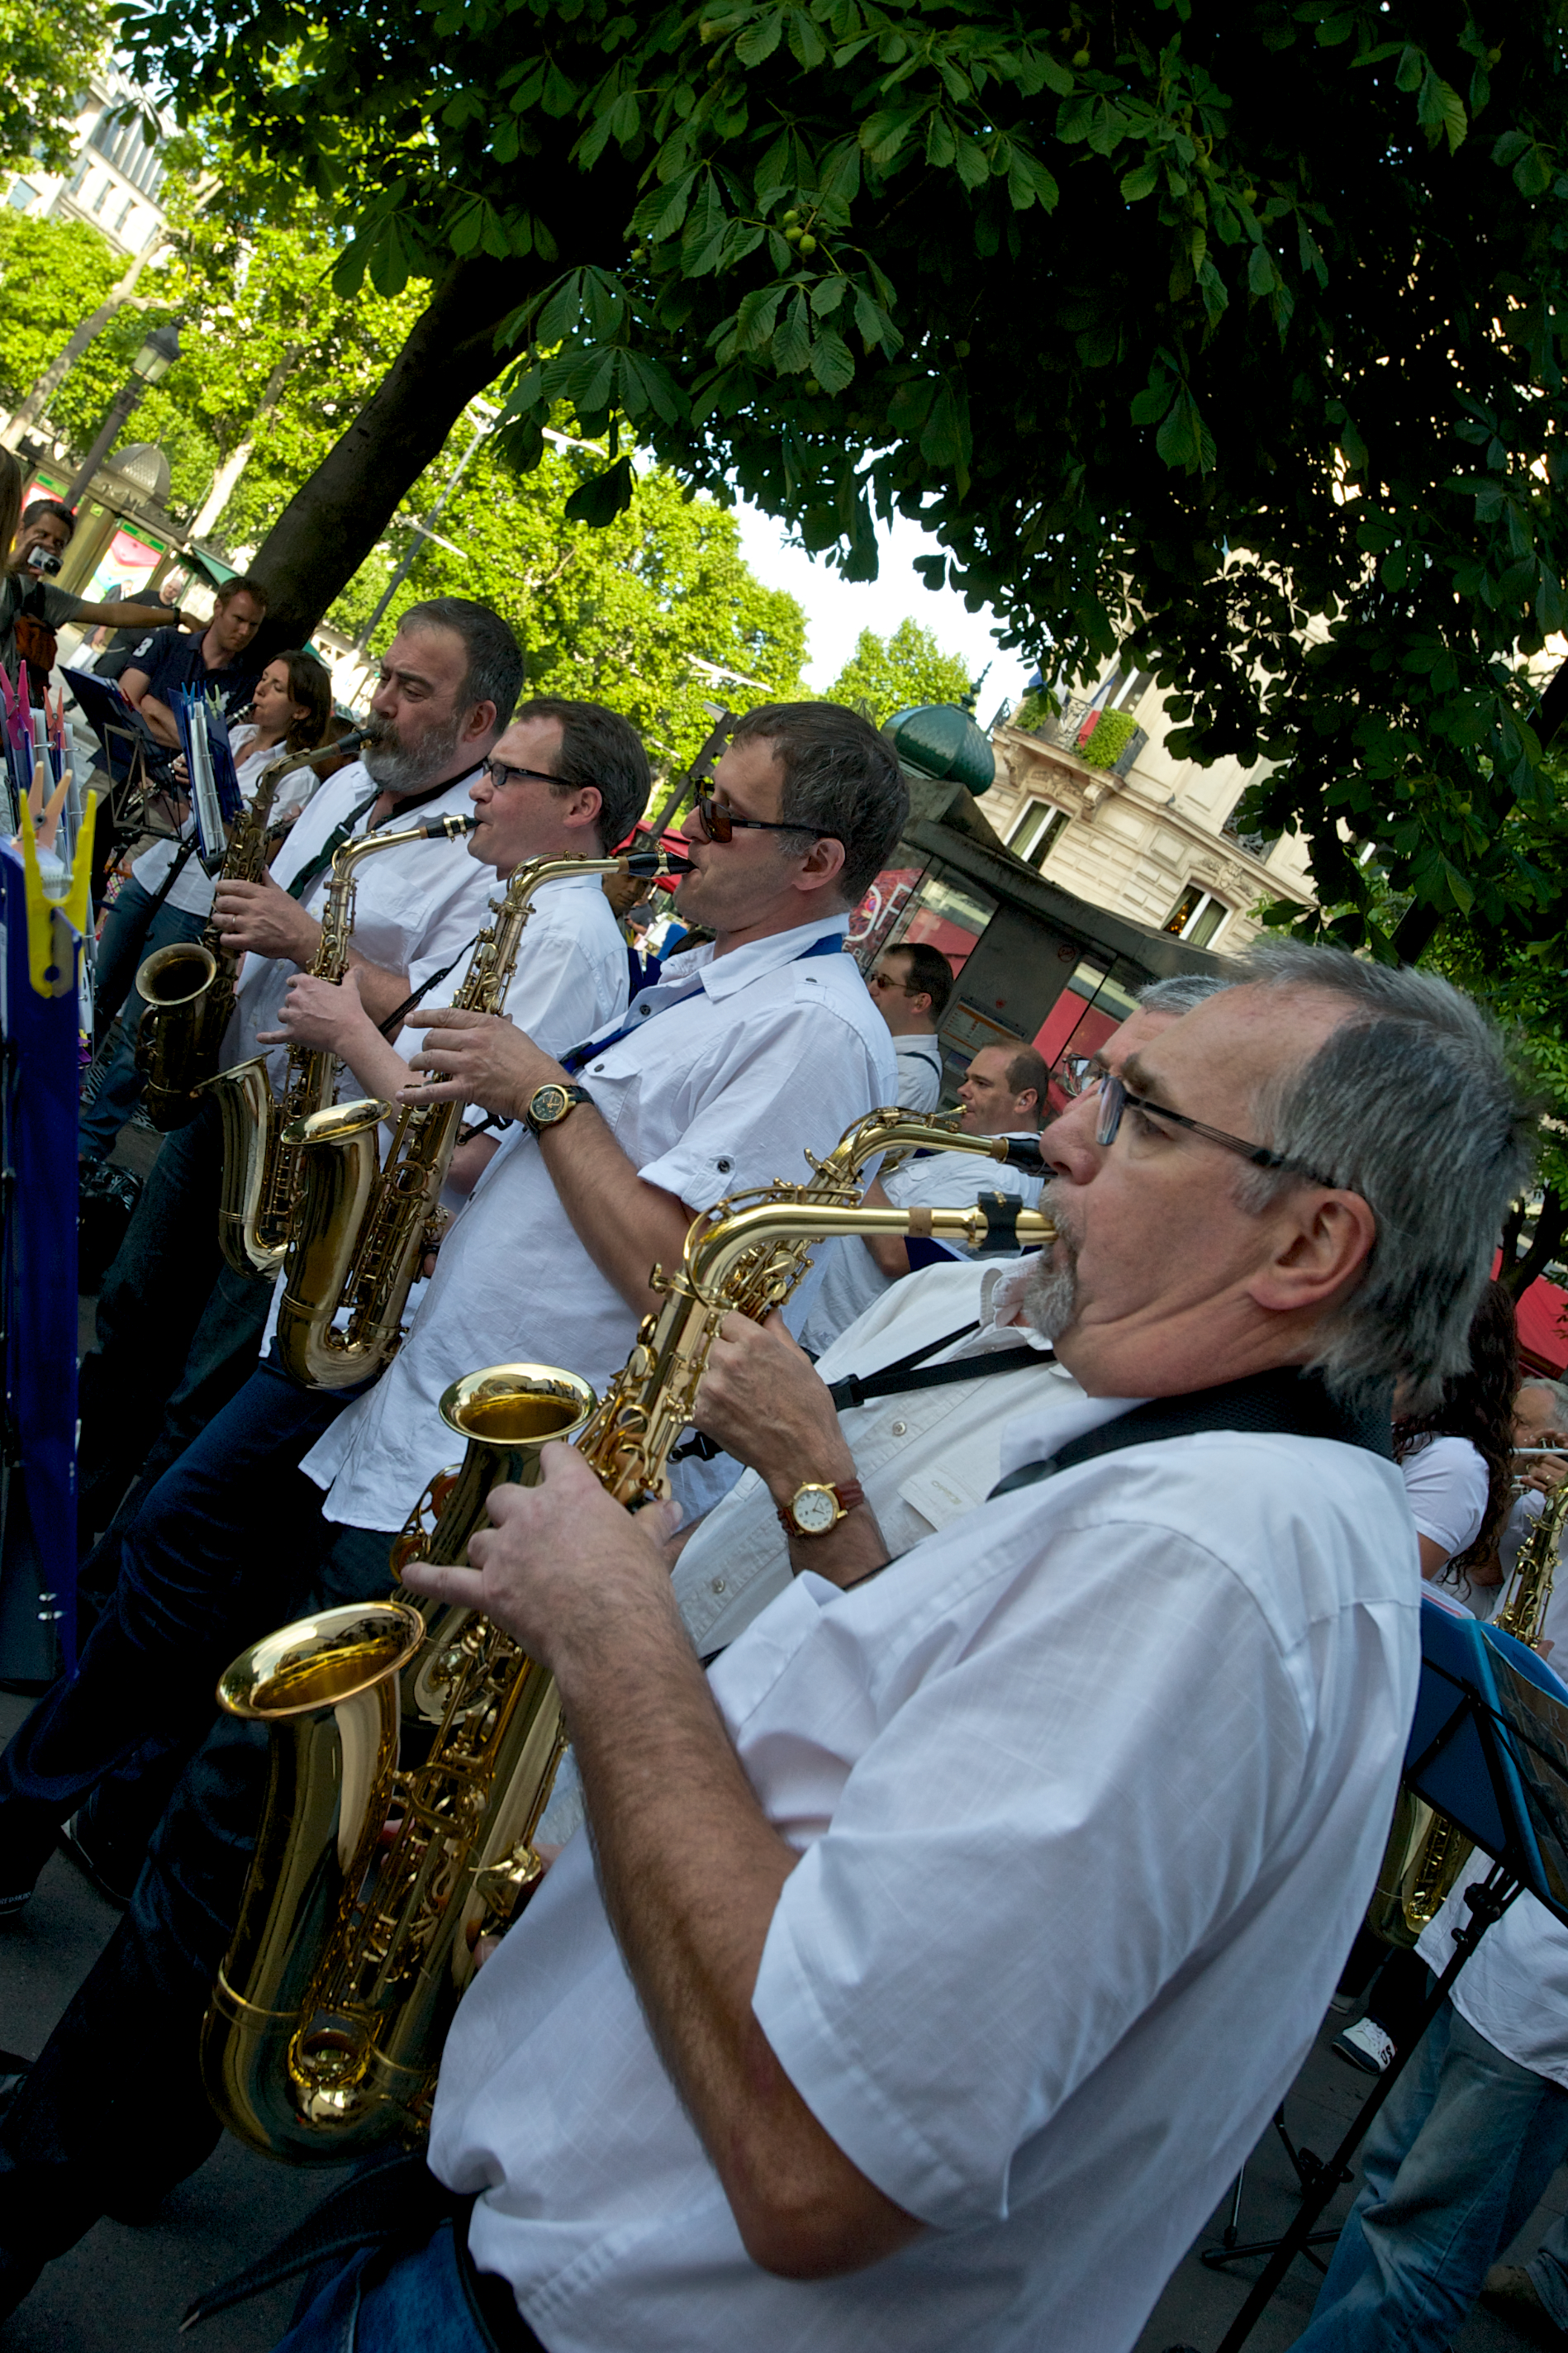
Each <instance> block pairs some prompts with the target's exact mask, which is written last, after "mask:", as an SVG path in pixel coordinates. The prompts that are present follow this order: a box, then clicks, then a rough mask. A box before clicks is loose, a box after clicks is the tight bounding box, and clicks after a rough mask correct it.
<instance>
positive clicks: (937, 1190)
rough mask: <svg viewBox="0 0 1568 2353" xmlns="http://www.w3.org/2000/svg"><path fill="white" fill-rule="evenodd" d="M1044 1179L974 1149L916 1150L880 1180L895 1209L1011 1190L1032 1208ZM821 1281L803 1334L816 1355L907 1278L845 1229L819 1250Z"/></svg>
mask: <svg viewBox="0 0 1568 2353" xmlns="http://www.w3.org/2000/svg"><path fill="white" fill-rule="evenodd" d="M1017 1140H1018V1141H1020V1142H1023V1143H1026V1144H1038V1142H1039V1140H1040V1138H1039V1131H1038V1130H1037V1128H1025V1129H1021V1130H1020V1131H1019V1134H1018V1138H1017ZM1043 1185H1044V1179H1043V1178H1042V1177H1039V1176H1030V1175H1029V1174H1028V1173H1027V1172H1026V1170H1024V1169H1022V1168H1009V1167H1008V1166H1007V1165H1006V1163H1005V1161H997V1160H983V1159H981V1158H980V1157H979V1156H978V1155H976V1154H974V1153H972V1152H929V1153H927V1152H917V1153H911V1154H910V1157H909V1158H908V1159H907V1160H905V1161H903V1162H901V1163H900V1166H898V1167H897V1168H895V1169H893V1170H892V1171H891V1173H890V1174H889V1175H888V1176H884V1177H883V1179H882V1189H883V1191H884V1192H885V1193H886V1194H887V1197H888V1198H889V1201H890V1202H891V1203H892V1205H893V1207H894V1208H895V1209H908V1208H913V1207H915V1206H916V1205H917V1204H919V1205H921V1207H923V1208H932V1209H934V1208H944V1209H962V1208H968V1207H969V1205H970V1204H971V1203H972V1202H974V1201H977V1200H978V1199H979V1198H980V1196H981V1194H982V1193H1007V1194H1010V1195H1011V1196H1012V1198H1014V1199H1015V1200H1018V1201H1023V1202H1025V1203H1026V1205H1027V1206H1028V1207H1029V1208H1034V1206H1035V1204H1036V1203H1037V1201H1038V1199H1039V1198H1040V1193H1041V1190H1042V1187H1043ZM821 1257H822V1262H823V1274H822V1280H821V1282H819V1284H818V1285H817V1288H816V1296H815V1297H814V1299H813V1300H812V1303H811V1308H810V1312H809V1313H808V1314H807V1316H806V1319H805V1328H804V1330H803V1331H802V1333H801V1339H802V1342H803V1343H804V1345H805V1346H806V1347H808V1348H809V1349H810V1350H811V1353H812V1355H813V1356H821V1355H822V1354H823V1353H824V1351H825V1350H826V1349H827V1348H830V1347H831V1346H832V1345H833V1343H834V1341H835V1340H837V1337H838V1335H839V1334H840V1333H841V1332H845V1331H847V1329H848V1328H849V1326H850V1324H853V1323H854V1322H855V1320H856V1318H857V1317H858V1316H860V1315H863V1314H865V1313H866V1310H867V1309H868V1307H870V1306H872V1305H874V1304H875V1303H876V1302H877V1301H878V1300H879V1299H880V1298H881V1297H882V1295H883V1293H885V1292H888V1291H889V1290H891V1289H892V1287H893V1285H894V1283H895V1282H899V1281H900V1280H903V1279H904V1278H901V1277H899V1276H895V1275H890V1274H884V1273H883V1272H882V1270H881V1268H880V1267H879V1265H878V1264H877V1261H876V1260H875V1259H874V1258H873V1257H872V1255H871V1253H870V1251H869V1250H868V1249H867V1247H866V1245H865V1243H864V1242H863V1241H862V1240H860V1238H859V1236H858V1234H844V1235H841V1236H840V1237H839V1239H838V1240H836V1241H833V1242H829V1243H828V1244H827V1245H826V1248H825V1249H824V1250H823V1251H822V1253H821Z"/></svg>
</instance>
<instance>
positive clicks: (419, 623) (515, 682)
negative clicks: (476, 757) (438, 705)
mask: <svg viewBox="0 0 1568 2353" xmlns="http://www.w3.org/2000/svg"><path fill="white" fill-rule="evenodd" d="M397 626H398V628H400V629H450V630H451V631H452V632H453V634H454V635H455V636H457V637H459V638H462V640H463V644H464V646H465V648H466V649H467V650H468V671H467V674H466V676H465V677H464V680H463V683H462V685H461V686H460V687H459V688H458V712H459V713H461V712H469V711H472V709H473V708H474V705H475V704H476V703H477V702H493V703H494V704H495V707H496V733H497V734H498V735H499V734H500V731H501V729H502V728H503V727H506V726H510V723H511V718H512V713H513V712H514V711H515V710H516V708H517V698H518V696H519V695H520V694H521V692H522V651H521V647H520V646H519V644H518V642H517V639H516V638H514V637H513V636H512V633H511V631H510V629H509V628H508V627H507V625H506V623H505V622H504V621H503V620H502V619H501V617H500V614H499V613H492V612H491V610H490V608H489V606H488V605H477V604H475V602H474V601H473V599H472V597H470V596H429V597H426V601H425V602H424V604H422V605H408V606H405V608H404V610H403V611H402V612H401V613H399V615H398V617H397Z"/></svg>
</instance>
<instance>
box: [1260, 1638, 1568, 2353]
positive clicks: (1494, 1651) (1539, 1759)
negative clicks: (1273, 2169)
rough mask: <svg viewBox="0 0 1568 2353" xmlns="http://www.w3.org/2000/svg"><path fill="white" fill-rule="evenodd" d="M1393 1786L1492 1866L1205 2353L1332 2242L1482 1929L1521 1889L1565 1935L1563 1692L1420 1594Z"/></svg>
mask: <svg viewBox="0 0 1568 2353" xmlns="http://www.w3.org/2000/svg"><path fill="white" fill-rule="evenodd" d="M1403 1779H1404V1783H1405V1788H1408V1789H1411V1790H1413V1791H1414V1792H1415V1795H1416V1796H1417V1797H1418V1798H1422V1799H1425V1800H1426V1803H1427V1804H1428V1805H1429V1806H1431V1807H1433V1808H1434V1809H1435V1810H1436V1811H1437V1812H1438V1813H1441V1814H1446V1815H1447V1817H1448V1819H1449V1820H1451V1821H1453V1822H1455V1823H1457V1824H1458V1828H1459V1829H1460V1830H1461V1831H1463V1833H1464V1834H1465V1836H1466V1837H1467V1838H1468V1840H1469V1841H1471V1843H1472V1844H1473V1845H1474V1846H1476V1847H1477V1848H1479V1851H1480V1852H1481V1853H1482V1854H1485V1855H1489V1856H1490V1857H1491V1860H1492V1869H1491V1870H1490V1872H1489V1873H1488V1874H1487V1876H1486V1878H1485V1879H1484V1880H1482V1881H1480V1882H1479V1883H1478V1884H1476V1885H1474V1886H1471V1887H1468V1888H1467V1889H1466V1891H1465V1902H1466V1904H1467V1905H1468V1908H1469V1914H1470V1916H1469V1919H1468V1921H1467V1922H1466V1923H1465V1925H1464V1926H1463V1927H1462V1928H1460V1929H1459V1930H1458V1934H1457V1935H1456V1936H1455V1938H1454V1951H1453V1956H1452V1958H1451V1959H1450V1960H1449V1962H1448V1965H1447V1968H1445V1969H1444V1971H1443V1974H1442V1976H1441V1977H1440V1978H1438V1979H1437V1981H1436V1985H1434V1987H1433V1989H1432V1990H1431V1993H1430V1994H1429V1995H1428V1997H1427V2000H1426V2004H1425V2006H1424V2007H1423V2009H1422V2010H1421V2012H1420V2017H1419V2023H1418V2025H1417V2028H1416V2031H1415V2035H1414V2036H1413V2037H1412V2038H1411V2040H1410V2042H1409V2043H1408V2044H1407V2045H1406V2047H1405V2050H1403V2051H1402V2052H1400V2053H1399V2055H1398V2057H1397V2058H1396V2059H1395V2060H1394V2063H1393V2064H1392V2066H1390V2067H1389V2068H1388V2069H1387V2070H1386V2071H1385V2072H1384V2074H1382V2075H1381V2076H1380V2077H1379V2078H1378V2080H1377V2082H1376V2083H1375V2084H1373V2087H1372V2090H1371V2091H1370V2092H1369V2093H1368V2094H1367V2096H1366V2099H1365V2101H1364V2102H1363V2105H1362V2108H1361V2112H1360V2114H1359V2115H1358V2116H1356V2118H1355V2121H1354V2122H1353V2123H1352V2125H1351V2126H1350V2127H1349V2129H1348V2130H1347V2132H1346V2134H1345V2136H1344V2138H1343V2139H1342V2141H1341V2143H1340V2145H1339V2147H1338V2148H1336V2149H1335V2151H1334V2153H1333V2155H1332V2156H1331V2158H1328V2159H1327V2160H1326V2162H1325V2163H1324V2164H1323V2166H1322V2167H1321V2169H1320V2170H1319V2171H1318V2173H1317V2174H1316V2175H1315V2177H1314V2178H1313V2179H1312V2181H1311V2183H1310V2186H1309V2187H1308V2188H1307V2189H1306V2192H1305V2195H1304V2197H1303V2200H1302V2202H1301V2206H1300V2211H1299V2212H1298V2213H1297V2216H1296V2219H1295V2221H1293V2222H1292V2223H1291V2225H1290V2228H1289V2231H1287V2232H1286V2233H1285V2236H1284V2237H1283V2238H1282V2239H1281V2240H1279V2242H1278V2244H1277V2245H1276V2247H1275V2249H1274V2253H1273V2255H1272V2257H1271V2259H1270V2261H1269V2263H1268V2265H1267V2267H1266V2268H1265V2269H1264V2271H1263V2272H1262V2273H1261V2274H1260V2275H1259V2277H1258V2280H1257V2282H1256V2284H1254V2286H1253V2288H1252V2291H1251V2293H1250V2294H1249V2295H1248V2296H1247V2301H1246V2303H1245V2304H1244V2305H1243V2306H1242V2307H1241V2310H1240V2311H1239V2312H1238V2313H1237V2316H1236V2318H1235V2319H1234V2320H1233V2321H1232V2323H1231V2325H1230V2327H1229V2328H1228V2329H1227V2330H1226V2334H1225V2336H1224V2337H1222V2338H1221V2340H1220V2343H1219V2345H1218V2347H1217V2348H1216V2353H1240V2348H1241V2347H1242V2346H1243V2345H1245V2344H1246V2342H1247V2338H1248V2337H1250V2336H1251V2334H1252V2331H1253V2329H1254V2328H1255V2327H1256V2326H1257V2324H1258V2320H1259V2319H1260V2318H1261V2316H1262V2314H1263V2312H1264V2309H1265V2307H1266V2306H1268V2303H1269V2302H1270V2300H1271V2298H1272V2297H1273V2295H1274V2291H1275V2289H1276V2288H1277V2287H1278V2286H1279V2283H1280V2281H1281V2280H1282V2279H1283V2278H1284V2276H1285V2274H1286V2273H1287V2272H1288V2271H1289V2268H1290V2265H1291V2263H1293V2262H1294V2261H1295V2259H1296V2257H1297V2255H1299V2254H1300V2253H1302V2252H1303V2250H1304V2249H1306V2248H1307V2247H1308V2246H1309V2244H1310V2243H1316V2242H1321V2240H1322V2239H1323V2237H1324V2236H1325V2235H1333V2234H1324V2233H1322V2232H1317V2231H1316V2228H1315V2226H1316V2224H1317V2222H1318V2221H1319V2219H1320V2217H1321V2215H1322V2213H1323V2211H1324V2210H1325V2208H1326V2207H1327V2206H1328V2204H1329V2201H1330V2200H1331V2198H1332V2197H1333V2195H1334V2192H1335V2190H1336V2189H1338V2188H1339V2186H1340V2183H1341V2182H1342V2180H1348V2179H1351V2174H1350V2170H1349V2166H1350V2159H1351V2158H1352V2157H1353V2156H1354V2154H1355V2152H1356V2150H1357V2149H1358V2148H1359V2147H1361V2144H1362V2142H1363V2139H1364V2138H1365V2137H1366V2135H1367V2133H1368V2131H1369V2130H1370V2129H1371V2126H1372V2123H1373V2118H1374V2117H1375V2116H1376V2115H1377V2113H1378V2110H1379V2109H1380V2108H1381V2107H1382V2105H1383V2104H1384V2101H1385V2100H1386V2099H1387V2097H1388V2095H1389V2094H1390V2092H1392V2091H1393V2089H1394V2084H1396V2083H1397V2082H1398V2080H1399V2077H1400V2076H1401V2074H1402V2073H1404V2071H1405V2065H1406V2063H1408V2061H1409V2059H1410V2058H1411V2056H1412V2054H1413V2053H1414V2052H1415V2050H1416V2048H1417V2047H1418V2045H1419V2043H1420V2041H1421V2037H1422V2036H1423V2035H1424V2034H1425V2033H1426V2029H1427V2027H1428V2026H1429V2025H1430V2024H1431V2022H1432V2021H1433V2020H1434V2019H1435V2018H1436V2015H1437V2012H1438V2011H1439V2010H1441V2008H1442V2006H1443V2004H1444V2002H1445V2001H1446V2000H1447V1997H1448V1993H1449V1989H1450V1988H1451V1987H1452V1986H1453V1984H1454V1982H1455V1980H1456V1978H1458V1974H1459V1972H1460V1970H1461V1969H1462V1968H1464V1966H1465V1963H1466V1962H1467V1961H1468V1959H1469V1957H1470V1955H1471V1954H1472V1953H1473V1952H1474V1951H1475V1949H1476V1947H1477V1946H1478V1945H1479V1943H1480V1940H1481V1938H1482V1937H1483V1936H1485V1934H1486V1932H1487V1930H1488V1929H1489V1927H1490V1926H1492V1924H1493V1923H1494V1921H1497V1920H1500V1919H1501V1917H1502V1915H1503V1914H1504V1913H1505V1912H1506V1911H1507V1909H1508V1907H1509V1905H1510V1904H1511V1903H1512V1902H1513V1900H1514V1898H1515V1896H1516V1895H1519V1894H1521V1893H1525V1892H1528V1893H1529V1894H1531V1895H1533V1896H1534V1897H1535V1899H1536V1901H1537V1902H1538V1903H1540V1904H1544V1905H1545V1906H1546V1908H1547V1910H1548V1911H1549V1912H1551V1913H1552V1915H1553V1916H1554V1917H1555V1918H1557V1919H1558V1920H1561V1921H1562V1922H1563V1925H1564V1926H1568V1685H1565V1684H1564V1683H1562V1682H1561V1681H1560V1680H1559V1678H1558V1677H1557V1676H1556V1675H1554V1674H1553V1673H1552V1670H1551V1668H1550V1667H1548V1666H1547V1664H1546V1662H1545V1661H1544V1660H1543V1659H1541V1658H1539V1657H1537V1655H1536V1653H1535V1652H1534V1651H1531V1650H1530V1649H1528V1648H1527V1647H1526V1645H1525V1644H1524V1643H1522V1642H1517V1641H1514V1639H1513V1637H1512V1635H1511V1634H1504V1633H1501V1632H1500V1631H1499V1630H1498V1629H1497V1628H1495V1627H1492V1626H1483V1625H1481V1624H1480V1623H1479V1621H1478V1620H1475V1619H1473V1618H1459V1617H1456V1616H1454V1615H1453V1613H1452V1612H1451V1611H1449V1610H1447V1609H1444V1608H1443V1606H1442V1604H1441V1603H1439V1602H1436V1601H1434V1600H1432V1599H1430V1598H1428V1597H1423V1599H1422V1603H1421V1685H1420V1690H1419V1692H1418V1694H1417V1695H1416V1702H1415V1721H1414V1723H1413V1724H1412V1725H1411V1727H1410V1737H1409V1740H1408V1741H1407V1742H1406V1744H1405V1769H1404V1774H1403ZM1228 2252H1233V2253H1240V2252H1241V2251H1240V2250H1239V2249H1237V2250H1232V2251H1228ZM1258 2252H1259V2253H1261V2252H1262V2250H1261V2248H1259V2249H1258Z"/></svg>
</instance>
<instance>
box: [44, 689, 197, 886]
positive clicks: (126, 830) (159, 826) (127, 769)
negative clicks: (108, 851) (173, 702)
mask: <svg viewBox="0 0 1568 2353" xmlns="http://www.w3.org/2000/svg"><path fill="white" fill-rule="evenodd" d="M60 676H61V677H62V678H63V679H65V680H66V681H67V683H68V685H69V687H70V690H71V694H72V696H73V698H74V700H75V702H76V705H77V708H78V710H79V712H81V714H82V717H83V718H84V719H85V720H86V721H87V723H88V725H89V727H90V728H91V730H92V732H93V734H94V735H95V736H96V737H97V739H98V748H99V752H100V754H101V757H102V760H103V767H104V773H105V774H106V775H107V776H108V778H109V784H110V791H109V806H108V811H107V814H108V817H109V820H110V827H111V828H112V829H113V839H114V840H115V841H117V842H122V841H134V840H136V839H138V838H139V837H140V836H141V835H142V834H144V833H150V834H152V835H153V837H154V839H157V840H160V841H178V840H180V839H182V836H181V833H180V830H179V828H178V827H177V826H174V825H170V824H167V823H163V822H155V821H154V820H153V818H152V815H151V813H150V808H149V804H150V803H151V802H152V801H153V799H155V798H156V797H157V796H158V795H159V794H160V793H163V792H164V791H166V790H167V789H168V787H167V786H164V785H163V784H160V783H159V782H158V781H156V779H155V778H154V777H153V776H152V775H151V774H150V773H149V768H150V765H153V766H158V767H163V766H166V765H168V763H169V762H170V761H171V760H172V759H173V758H174V754H173V753H172V752H171V751H170V749H169V747H168V745H167V744H160V743H159V741H158V739H157V737H156V736H155V735H154V734H153V731H152V729H151V728H150V727H149V726H148V724H147V723H146V721H145V720H144V719H143V718H142V714H141V712H139V711H133V710H132V707H131V705H130V703H128V702H126V700H125V697H124V696H123V694H121V691H120V689H119V687H118V686H117V685H116V683H115V682H114V681H113V680H112V679H105V678H95V677H94V676H93V673H92V672H91V670H61V672H60ZM105 846H106V845H105V844H104V843H102V842H101V841H100V848H102V847H105Z"/></svg>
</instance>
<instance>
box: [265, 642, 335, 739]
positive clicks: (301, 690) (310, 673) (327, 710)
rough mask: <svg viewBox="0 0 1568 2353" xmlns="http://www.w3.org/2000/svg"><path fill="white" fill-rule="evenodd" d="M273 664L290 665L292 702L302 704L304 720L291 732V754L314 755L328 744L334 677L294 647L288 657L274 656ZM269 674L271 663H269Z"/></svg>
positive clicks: (317, 662)
mask: <svg viewBox="0 0 1568 2353" xmlns="http://www.w3.org/2000/svg"><path fill="white" fill-rule="evenodd" d="M272 661H280V662H287V663H288V665H289V702H302V703H303V704H304V706H305V716H304V717H303V719H297V720H296V721H295V722H294V724H293V726H292V727H290V728H289V734H288V744H289V750H290V752H314V751H316V750H318V749H319V747H320V746H321V744H324V743H325V742H326V740H327V722H328V721H329V720H330V719H331V715H332V674H331V670H329V669H328V668H327V665H326V663H325V662H324V661H320V660H318V659H317V657H316V656H315V655H314V654H312V653H306V652H304V651H303V650H302V649H300V647H298V646H291V647H290V648H289V651H288V652H287V653H282V654H274V655H273V657H272ZM267 667H268V670H270V669H271V667H272V662H268V665H267Z"/></svg>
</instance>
